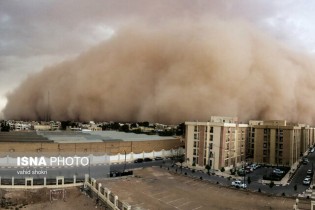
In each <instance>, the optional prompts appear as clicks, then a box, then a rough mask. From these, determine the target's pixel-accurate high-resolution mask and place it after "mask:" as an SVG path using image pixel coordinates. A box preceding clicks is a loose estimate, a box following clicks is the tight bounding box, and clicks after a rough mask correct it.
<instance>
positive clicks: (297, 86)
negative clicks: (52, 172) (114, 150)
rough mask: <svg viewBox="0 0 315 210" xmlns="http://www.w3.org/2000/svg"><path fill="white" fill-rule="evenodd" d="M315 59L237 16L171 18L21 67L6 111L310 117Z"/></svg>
mask: <svg viewBox="0 0 315 210" xmlns="http://www.w3.org/2000/svg"><path fill="white" fill-rule="evenodd" d="M314 70H315V64H314V62H312V61H311V58H310V57H308V56H307V55H302V54H300V53H294V52H292V51H290V50H288V49H287V48H286V47H284V46H283V45H282V44H280V43H278V42H277V41H276V40H274V39H272V38H270V37H268V36H266V35H264V34H263V33H262V32H260V31H258V30H256V29H254V28H253V27H252V26H250V25H249V24H247V23H243V22H242V21H237V20H235V21H222V20H218V19H211V20H207V21H196V22H191V21H173V22H171V23H166V24H162V23H159V24H157V25H149V24H134V25H130V26H128V27H124V28H121V29H120V30H117V31H116V33H115V34H114V35H113V36H112V37H111V38H110V40H107V41H105V42H103V43H101V44H99V45H98V46H96V47H94V48H92V49H90V50H89V51H87V52H85V53H83V54H81V55H80V56H78V57H77V58H75V59H73V60H71V61H66V62H63V63H60V64H58V65H56V66H53V67H49V68H46V69H44V70H43V71H42V72H40V73H37V74H34V75H31V76H29V78H28V79H27V80H25V81H24V82H23V83H22V84H21V85H20V86H19V87H18V88H17V89H16V90H15V91H14V92H12V93H10V94H9V95H8V103H7V105H6V107H5V109H4V115H5V117H6V118H7V119H24V120H26V119H28V120H30V119H34V120H35V119H37V120H39V119H45V116H47V113H49V116H50V118H51V119H53V120H82V121H87V120H95V121H109V120H113V121H144V120H147V121H153V122H165V123H178V122H183V121H189V120H208V119H209V118H210V115H223V116H238V117H239V118H240V119H241V120H243V121H245V120H249V119H286V120H289V121H294V122H308V123H314V122H315V115H314V114H315V111H314V108H313V107H314V105H315V95H314V94H313V90H314V89H315V82H313V75H314Z"/></svg>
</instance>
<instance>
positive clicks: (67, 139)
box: [37, 131, 176, 143]
mask: <svg viewBox="0 0 315 210" xmlns="http://www.w3.org/2000/svg"><path fill="white" fill-rule="evenodd" d="M37 133H38V135H41V136H43V137H45V138H47V139H49V140H52V141H54V142H57V143H92V142H105V141H155V140H170V139H176V138H175V137H172V136H158V135H147V134H135V133H125V132H118V131H37Z"/></svg>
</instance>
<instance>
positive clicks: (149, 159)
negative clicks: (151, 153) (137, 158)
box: [143, 158, 152, 162]
mask: <svg viewBox="0 0 315 210" xmlns="http://www.w3.org/2000/svg"><path fill="white" fill-rule="evenodd" d="M143 161H144V162H150V161H152V159H151V158H144V160H143Z"/></svg>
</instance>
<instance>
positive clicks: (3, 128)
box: [0, 121, 10, 132]
mask: <svg viewBox="0 0 315 210" xmlns="http://www.w3.org/2000/svg"><path fill="white" fill-rule="evenodd" d="M0 131H1V132H9V131H10V125H9V124H8V123H6V122H5V121H3V122H1V127H0Z"/></svg>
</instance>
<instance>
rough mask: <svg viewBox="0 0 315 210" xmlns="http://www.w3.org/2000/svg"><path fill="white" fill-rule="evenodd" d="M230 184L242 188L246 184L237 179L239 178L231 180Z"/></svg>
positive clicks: (245, 186)
mask: <svg viewBox="0 0 315 210" xmlns="http://www.w3.org/2000/svg"><path fill="white" fill-rule="evenodd" d="M231 185H232V186H234V187H239V188H243V189H245V188H247V185H246V184H245V183H243V182H242V181H239V180H236V181H233V182H232V183H231Z"/></svg>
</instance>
